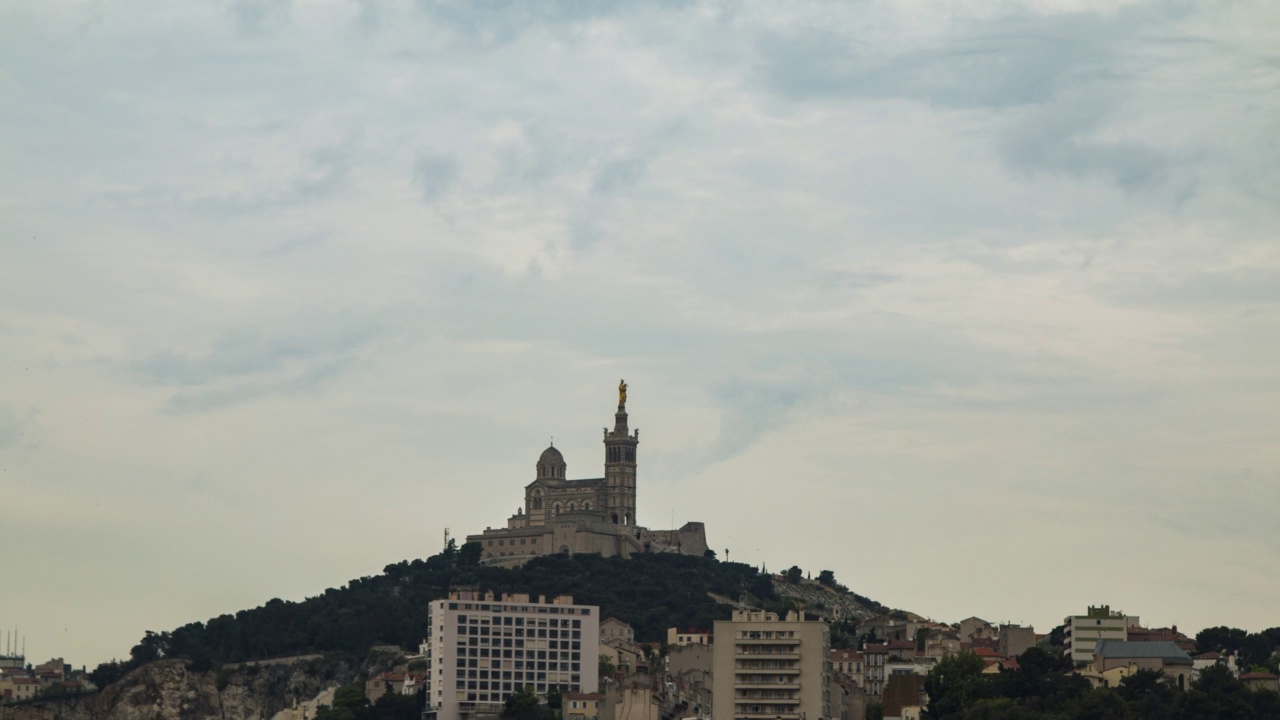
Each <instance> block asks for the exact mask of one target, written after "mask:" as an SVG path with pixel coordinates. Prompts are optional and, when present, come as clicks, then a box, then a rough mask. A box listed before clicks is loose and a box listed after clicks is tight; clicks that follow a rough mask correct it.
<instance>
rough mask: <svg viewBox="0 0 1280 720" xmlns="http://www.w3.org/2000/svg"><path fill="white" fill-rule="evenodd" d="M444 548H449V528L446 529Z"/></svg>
mask: <svg viewBox="0 0 1280 720" xmlns="http://www.w3.org/2000/svg"><path fill="white" fill-rule="evenodd" d="M444 548H445V550H448V549H449V528H445V529H444Z"/></svg>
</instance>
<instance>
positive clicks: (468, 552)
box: [458, 542, 484, 567]
mask: <svg viewBox="0 0 1280 720" xmlns="http://www.w3.org/2000/svg"><path fill="white" fill-rule="evenodd" d="M483 553H484V548H482V547H481V546H480V543H478V542H469V543H463V545H462V549H461V550H459V551H458V567H476V566H477V565H479V564H480V556H481V555H482V554H483Z"/></svg>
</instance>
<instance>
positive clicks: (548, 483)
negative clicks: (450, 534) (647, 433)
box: [467, 382, 708, 567]
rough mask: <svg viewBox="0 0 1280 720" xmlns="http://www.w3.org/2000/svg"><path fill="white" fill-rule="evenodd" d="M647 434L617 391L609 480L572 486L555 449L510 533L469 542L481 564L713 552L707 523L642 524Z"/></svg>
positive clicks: (607, 437) (495, 531)
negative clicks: (640, 487)
mask: <svg viewBox="0 0 1280 720" xmlns="http://www.w3.org/2000/svg"><path fill="white" fill-rule="evenodd" d="M639 444H640V431H639V430H635V431H632V430H631V429H630V428H629V426H628V424H627V384H626V383H625V382H623V383H619V385H618V411H617V413H616V414H614V425H613V430H609V429H608V428H605V431H604V477H598V478H585V479H579V480H570V479H569V476H568V465H567V464H566V463H565V459H564V455H562V454H561V452H560V451H559V450H558V449H557V448H556V447H555V446H554V445H552V446H550V447H548V448H547V449H546V450H544V451H542V455H541V456H539V457H538V462H537V463H535V466H534V467H535V471H536V477H535V478H534V480H533V482H531V483H529V484H528V485H526V486H525V490H524V506H523V507H521V508H519V509H517V510H516V514H515V515H512V516H511V517H510V518H508V520H507V526H506V527H505V528H486V529H485V531H484V532H483V533H479V534H476V535H468V536H467V542H476V543H479V544H480V548H481V555H480V559H481V562H483V563H485V564H487V565H501V566H504V567H515V566H518V565H522V564H524V563H525V562H528V560H529V559H530V558H534V557H537V556H539V555H549V554H553V553H568V554H573V553H597V554H599V555H602V556H604V557H614V556H621V557H630V556H631V555H633V554H635V553H647V552H673V553H680V554H683V555H703V554H705V553H706V551H707V550H708V546H707V537H706V529H705V527H704V526H703V524H702V523H700V522H689V523H685V524H684V525H683V526H682V527H680V528H679V529H673V530H650V529H648V528H646V527H641V526H640V525H638V524H637V515H636V509H637V508H636V477H637V475H636V471H637V467H638V465H637V455H636V453H637V450H638V447H639Z"/></svg>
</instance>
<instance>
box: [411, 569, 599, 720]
mask: <svg viewBox="0 0 1280 720" xmlns="http://www.w3.org/2000/svg"><path fill="white" fill-rule="evenodd" d="M429 619H430V629H429V631H428V632H429V633H430V635H429V636H428V638H427V642H426V643H425V646H426V650H427V653H426V655H427V662H428V663H429V665H428V668H429V671H430V673H431V683H430V690H429V693H430V695H429V697H428V700H427V704H428V706H429V707H432V708H434V709H435V711H436V717H437V719H438V720H461V719H462V718H467V717H473V716H474V715H475V714H476V713H477V712H484V713H486V714H488V713H495V714H496V713H498V712H500V711H501V710H502V703H503V701H504V700H506V698H507V696H508V695H511V694H513V693H515V692H518V691H519V690H521V689H522V688H524V687H525V686H531V687H533V689H534V690H535V691H536V692H537V693H538V695H540V696H545V695H546V693H547V690H549V689H551V688H554V687H559V688H561V689H562V690H563V691H564V692H571V693H582V692H594V691H595V690H596V687H597V684H598V682H599V678H598V677H597V674H598V665H597V663H598V660H599V655H598V653H599V637H600V609H599V608H597V607H595V606H592V605H574V604H573V598H571V597H568V596H560V597H557V598H555V599H554V600H552V601H551V602H544V601H543V599H542V598H539V601H538V602H531V601H530V599H529V596H528V595H523V594H514V595H503V596H502V599H501V600H495V599H494V596H493V593H487V594H485V595H483V596H482V595H480V594H479V593H472V592H461V593H452V594H451V595H450V597H449V599H448V600H436V601H433V602H432V603H431V605H430V610H429Z"/></svg>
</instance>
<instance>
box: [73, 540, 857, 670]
mask: <svg viewBox="0 0 1280 720" xmlns="http://www.w3.org/2000/svg"><path fill="white" fill-rule="evenodd" d="M478 551H479V546H473V545H464V546H462V548H457V549H455V548H453V547H452V546H451V547H450V548H448V549H446V550H445V551H444V552H442V553H441V554H439V555H435V556H432V557H430V558H427V559H425V560H413V561H404V562H399V563H396V564H394V565H388V566H386V567H385V568H383V571H382V574H381V575H376V576H372V577H363V578H359V579H356V580H352V581H350V582H349V583H347V584H346V585H345V586H343V587H341V588H336V589H333V588H331V589H328V590H326V591H324V593H322V594H320V595H317V596H315V597H310V598H307V599H306V600H303V601H301V602H288V601H284V600H279V599H274V600H270V601H268V602H267V603H266V604H265V605H262V606H261V607H257V608H253V609H251V610H242V611H240V612H238V613H236V614H234V615H221V616H219V617H216V618H212V619H210V620H209V621H207V622H193V623H189V624H187V625H183V626H182V627H179V628H177V629H175V630H172V631H167V632H151V631H148V632H147V633H146V636H145V637H143V638H142V640H141V641H140V642H139V643H138V644H137V645H136V646H134V647H133V649H132V651H131V652H130V659H129V660H128V661H125V662H120V663H105V664H103V665H102V666H99V668H98V669H97V670H95V671H94V674H93V679H94V682H95V683H96V684H97V685H99V686H100V687H101V686H103V685H105V684H108V683H110V682H112V681H114V680H115V679H116V678H118V677H120V676H121V675H123V674H124V673H125V672H127V671H129V670H131V669H133V668H135V667H138V666H140V665H143V664H145V663H147V662H151V661H153V660H158V659H161V658H185V659H187V660H189V661H190V663H191V666H192V668H193V669H208V668H210V667H213V666H215V665H221V664H223V663H229V662H242V661H248V660H258V659H265V658H271V657H279V656H285V655H296V654H305V653H323V654H342V655H346V656H348V657H353V658H354V657H357V656H363V655H364V654H365V653H366V652H368V650H369V648H371V647H373V646H374V645H383V644H386V645H399V646H401V647H406V648H415V647H417V646H418V643H420V642H421V641H422V640H423V639H424V638H425V637H426V634H427V604H428V603H429V602H430V601H431V600H435V599H439V598H443V597H446V596H447V594H448V591H449V588H450V587H455V586H464V585H474V586H478V587H479V588H480V589H482V590H486V591H488V590H492V591H493V592H495V593H503V592H522V593H529V594H531V595H535V596H536V595H547V596H548V597H551V596H555V595H572V596H573V598H574V600H575V602H579V603H584V604H588V605H599V606H600V612H601V616H602V617H608V616H610V615H612V616H614V617H617V618H619V619H621V620H624V621H626V622H628V623H630V624H631V626H632V627H633V628H635V631H636V639H637V640H639V641H641V642H659V641H662V640H664V639H665V637H666V629H667V628H668V627H670V626H673V625H676V626H679V627H701V628H710V627H711V625H712V623H713V622H714V621H715V620H717V619H722V618H728V617H729V614H730V608H729V607H728V606H726V605H724V604H723V603H718V602H717V601H716V600H714V599H713V598H712V597H711V596H710V594H709V593H714V594H716V595H719V596H723V597H728V598H733V599H738V598H744V597H745V599H747V601H748V602H751V603H752V604H754V605H757V606H761V607H766V608H771V609H778V610H780V609H783V608H784V607H785V606H786V601H785V600H783V599H781V598H779V597H778V595H777V594H776V593H775V592H774V587H773V582H772V579H771V577H770V576H769V575H766V574H761V573H760V572H759V571H757V569H756V568H754V567H752V566H750V565H745V564H743V563H733V562H720V561H718V560H716V559H715V558H711V557H690V556H685V555H675V554H653V555H649V554H641V555H636V556H634V557H632V558H630V559H627V560H623V559H621V558H602V557H600V556H599V555H573V556H569V555H548V556H544V557H540V558H537V559H535V560H533V561H531V562H529V563H527V564H526V565H524V566H523V567H520V568H516V569H506V568H498V567H486V566H481V565H480V564H479V562H478V561H479V552H478ZM858 599H859V600H865V598H861V597H860V596H858ZM866 602H867V603H868V604H870V605H872V606H874V607H876V608H879V607H880V606H879V605H878V603H873V602H872V601H869V600H868V601H866Z"/></svg>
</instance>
